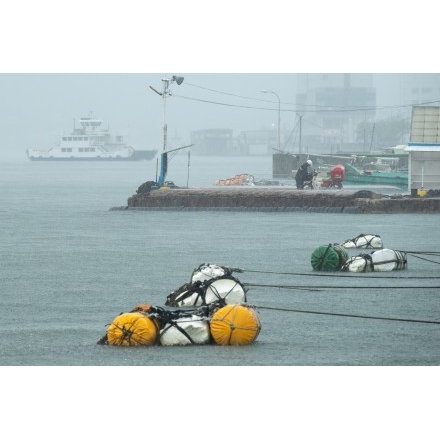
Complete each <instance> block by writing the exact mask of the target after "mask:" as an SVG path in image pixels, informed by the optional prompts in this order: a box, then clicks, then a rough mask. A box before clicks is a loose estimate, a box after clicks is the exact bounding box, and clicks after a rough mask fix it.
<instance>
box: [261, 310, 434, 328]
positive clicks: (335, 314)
mask: <svg viewBox="0 0 440 440" xmlns="http://www.w3.org/2000/svg"><path fill="white" fill-rule="evenodd" d="M254 307H255V308H257V309H266V310H277V311H281V312H294V313H307V314H313V315H327V316H342V317H345V318H361V319H379V320H382V321H400V322H414V323H419V324H437V325H438V324H440V322H439V321H429V320H424V319H409V318H392V317H391V318H390V317H385V316H369V315H354V314H349V313H333V312H317V311H314V310H300V309H285V308H279V307H266V306H254Z"/></svg>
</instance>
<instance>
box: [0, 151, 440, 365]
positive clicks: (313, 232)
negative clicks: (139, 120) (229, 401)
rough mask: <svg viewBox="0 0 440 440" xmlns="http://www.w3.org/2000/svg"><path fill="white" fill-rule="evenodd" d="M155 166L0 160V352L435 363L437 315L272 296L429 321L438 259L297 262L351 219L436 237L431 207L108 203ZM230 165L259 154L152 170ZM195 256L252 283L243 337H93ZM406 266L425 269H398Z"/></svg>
mask: <svg viewBox="0 0 440 440" xmlns="http://www.w3.org/2000/svg"><path fill="white" fill-rule="evenodd" d="M155 166H156V163H155V160H153V161H149V162H145V161H142V162H119V163H116V162H115V163H105V162H101V163H91V162H84V163H80V162H77V163H68V162H59V163H55V162H47V163H36V162H31V161H27V160H26V159H25V160H18V159H17V160H11V161H9V162H6V163H3V164H1V170H0V171H1V173H0V185H1V195H0V197H1V204H0V225H1V226H0V227H1V236H2V261H1V269H0V275H1V297H0V302H1V309H2V316H3V318H2V322H1V331H2V338H1V342H0V354H1V358H0V363H1V364H2V365H189V366H191V365H246V366H249V365H439V364H440V350H439V345H438V340H439V331H440V326H439V325H435V324H422V323H410V322H403V321H392V320H390V321H387V320H374V319H360V318H352V317H337V316H332V315H324V314H323V315H319V314H310V313H299V312H292V311H290V312H289V311H288V309H295V310H301V309H304V310H307V311H317V312H328V313H330V314H331V313H335V314H337V313H341V314H348V315H350V314H352V315H368V316H371V317H384V318H386V317H392V318H395V317H398V318H403V319H406V318H408V319H415V320H433V321H434V320H438V321H440V316H439V296H440V293H439V292H440V289H439V288H438V287H439V286H440V280H439V279H437V278H436V275H437V273H438V262H437V263H435V262H432V261H427V260H432V258H433V257H431V258H427V260H424V259H420V258H416V257H413V256H412V255H409V256H408V268H407V270H404V271H394V272H393V273H392V274H391V275H392V276H391V277H390V275H389V274H384V275H383V274H382V275H383V276H381V277H380V278H374V277H373V276H371V274H361V275H360V276H359V274H358V275H357V276H353V277H350V278H349V279H347V278H342V277H340V278H338V277H332V278H328V277H324V276H320V274H313V270H312V267H311V263H310V257H311V254H312V252H313V251H314V249H316V248H317V247H319V246H321V245H327V244H329V243H341V242H343V241H345V240H346V239H350V238H354V237H356V236H357V235H359V234H361V233H366V234H378V235H380V236H381V238H382V240H383V243H384V246H385V247H388V248H391V249H398V250H404V251H411V250H412V251H439V250H440V228H439V226H438V222H439V215H438V214H384V215H382V214H380V215H377V214H374V215H373V214H372V215H359V214H324V213H307V212H286V213H282V212H227V211H192V212H182V211H140V212H134V211H130V210H128V211H111V210H110V208H112V207H115V206H124V205H126V204H127V198H128V197H129V196H130V195H132V194H135V192H136V189H137V188H138V187H139V186H140V185H141V184H142V183H143V182H145V181H148V180H155ZM240 172H246V173H250V174H255V175H258V176H264V177H269V178H270V177H271V158H270V156H261V157H246V158H227V157H215V158H213V157H193V158H191V162H190V163H188V162H187V158H186V156H185V155H182V157H180V158H179V157H177V156H176V158H175V160H174V161H171V162H170V171H169V175H168V178H169V179H170V180H171V179H172V180H174V181H175V183H176V184H177V185H180V186H186V185H187V184H189V186H202V187H205V186H212V185H213V183H214V182H215V180H217V179H218V178H226V177H229V176H231V175H233V174H237V173H240ZM356 252H358V253H360V252H362V251H361V250H357V251H355V253H354V254H357V253H356ZM350 253H351V254H352V255H353V251H352V250H351V251H350ZM203 263H212V264H219V265H224V266H229V267H234V268H241V269H243V272H242V273H236V274H235V276H236V277H237V278H239V279H240V281H242V282H244V283H250V284H255V285H256V286H253V287H251V288H249V291H248V295H247V297H248V302H249V303H251V304H253V305H256V306H261V309H258V313H259V317H260V320H261V323H262V329H261V332H260V335H259V337H258V339H257V341H256V342H255V343H254V344H252V345H250V346H246V347H218V346H209V347H206V346H203V347H151V348H148V349H147V348H143V349H137V348H136V349H125V348H115V347H108V346H100V345H97V344H96V342H97V341H98V340H99V339H100V337H101V336H102V335H103V334H105V331H106V325H108V324H109V323H110V322H111V321H112V320H113V319H114V318H115V317H116V316H117V315H118V314H120V313H121V312H126V311H130V310H131V309H132V308H133V307H134V306H136V305H137V304H140V303H149V304H153V305H163V304H164V302H165V298H166V296H167V295H168V294H169V293H170V292H172V291H173V290H175V289H176V288H178V287H179V286H181V285H183V284H184V283H186V282H188V281H189V278H190V275H191V273H192V270H193V269H195V268H196V267H198V266H199V265H200V264H203ZM312 275H316V276H312ZM387 275H388V276H387ZM418 276H423V277H426V278H425V279H418V278H414V279H412V278H411V277H418ZM431 277H432V278H431ZM319 285H322V286H324V287H322V288H319V289H317V290H316V291H315V290H309V289H307V288H308V287H310V288H312V287H316V286H319ZM266 286H267V287H266ZM283 286H292V287H293V288H285V287H283ZM295 286H300V287H298V288H294V287H295ZM399 286H401V288H400V289H399ZM264 307H267V308H268V309H264ZM269 308H270V309H269ZM284 309H287V310H286V311H285V310H284Z"/></svg>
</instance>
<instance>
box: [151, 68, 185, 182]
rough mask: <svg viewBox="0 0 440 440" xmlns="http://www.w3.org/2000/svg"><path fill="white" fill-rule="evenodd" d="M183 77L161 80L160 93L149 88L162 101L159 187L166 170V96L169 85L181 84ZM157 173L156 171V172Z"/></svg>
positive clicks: (169, 93)
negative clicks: (161, 145)
mask: <svg viewBox="0 0 440 440" xmlns="http://www.w3.org/2000/svg"><path fill="white" fill-rule="evenodd" d="M183 79H184V78H183V76H175V75H173V76H172V77H171V78H163V79H162V84H163V90H162V92H158V91H157V90H156V89H155V88H153V87H151V86H150V89H151V90H153V91H154V92H156V93H157V94H158V95H160V96H162V101H163V151H162V154H161V156H160V157H161V160H160V173H159V179H157V182H158V184H159V186H162V185H163V184H164V181H165V177H166V174H167V170H168V154H167V122H166V99H167V98H168V96H171V92H170V84H172V83H173V82H176V83H177V85H178V86H180V84H182V83H183ZM156 173H157V171H156Z"/></svg>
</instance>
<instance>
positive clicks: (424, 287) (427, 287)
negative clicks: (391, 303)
mask: <svg viewBox="0 0 440 440" xmlns="http://www.w3.org/2000/svg"><path fill="white" fill-rule="evenodd" d="M243 285H244V286H246V287H274V288H277V289H297V290H311V291H317V292H320V291H321V290H320V289H440V286H382V287H381V286H315V287H310V286H289V285H285V284H284V285H283V284H257V283H243Z"/></svg>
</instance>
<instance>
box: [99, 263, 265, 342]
mask: <svg viewBox="0 0 440 440" xmlns="http://www.w3.org/2000/svg"><path fill="white" fill-rule="evenodd" d="M236 270H237V271H239V269H236ZM233 271H234V269H231V268H227V267H224V266H218V265H214V264H202V265H200V266H199V267H198V268H197V269H194V270H193V272H192V274H191V277H190V282H189V283H185V284H183V285H182V286H181V287H179V288H178V289H176V290H174V291H173V292H171V293H170V294H169V295H168V296H167V298H166V302H165V307H162V306H159V307H157V306H153V305H151V304H139V305H137V306H136V307H135V308H134V309H133V310H131V311H130V312H127V313H121V314H120V315H119V316H117V317H116V318H115V319H114V320H113V321H112V323H111V324H110V325H109V326H108V328H107V332H106V334H105V335H104V337H103V338H101V340H100V341H98V344H103V345H118V346H121V345H122V346H139V345H143V346H152V345H163V346H169V345H202V344H210V343H214V344H218V345H247V344H251V343H252V342H254V341H255V340H256V339H257V337H258V335H259V333H260V330H261V323H260V319H259V317H258V315H257V313H256V311H255V308H254V307H252V306H250V305H248V304H246V289H245V287H244V285H243V284H242V283H241V282H240V281H239V280H238V279H237V278H236V277H234V276H233V275H232V272H233Z"/></svg>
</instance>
